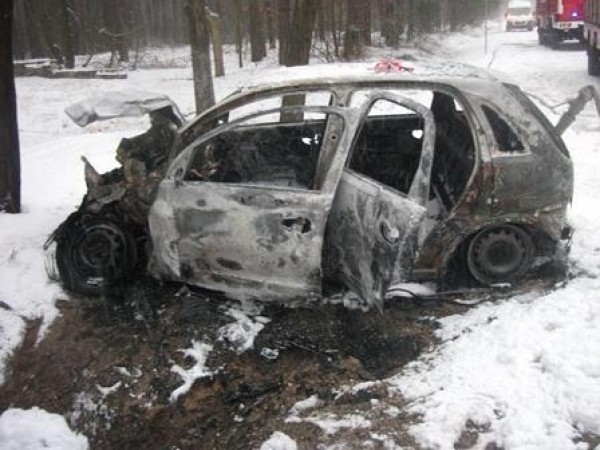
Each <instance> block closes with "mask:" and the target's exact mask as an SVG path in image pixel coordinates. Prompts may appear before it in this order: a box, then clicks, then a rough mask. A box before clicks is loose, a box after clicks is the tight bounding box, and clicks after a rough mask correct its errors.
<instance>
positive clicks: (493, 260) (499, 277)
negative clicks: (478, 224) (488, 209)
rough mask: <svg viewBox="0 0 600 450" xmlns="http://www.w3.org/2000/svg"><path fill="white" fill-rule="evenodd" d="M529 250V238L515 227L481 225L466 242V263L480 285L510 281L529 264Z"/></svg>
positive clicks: (530, 255) (530, 258) (517, 276)
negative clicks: (486, 226) (484, 226)
mask: <svg viewBox="0 0 600 450" xmlns="http://www.w3.org/2000/svg"><path fill="white" fill-rule="evenodd" d="M533 250H534V247H533V242H532V240H531V238H530V237H529V235H528V234H527V233H526V232H525V231H524V230H523V229H521V228H519V227H516V226H514V225H500V226H496V227H490V228H485V229H483V230H481V231H480V232H479V233H477V234H476V235H475V236H474V237H473V239H472V240H471V242H470V243H469V246H468V250H467V266H468V269H469V272H470V274H471V275H472V276H473V278H475V279H476V280H477V281H479V282H480V283H482V284H485V285H490V284H496V283H508V282H513V281H514V280H515V279H518V278H519V277H520V276H521V275H523V274H524V273H525V272H527V270H528V269H529V268H530V267H531V262H532V259H533Z"/></svg>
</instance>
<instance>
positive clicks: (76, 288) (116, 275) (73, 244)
mask: <svg viewBox="0 0 600 450" xmlns="http://www.w3.org/2000/svg"><path fill="white" fill-rule="evenodd" d="M56 260H57V265H58V271H59V274H60V277H61V279H62V281H63V284H64V286H65V288H66V289H67V290H69V291H72V292H77V293H81V294H86V295H101V294H105V293H112V292H113V291H115V290H116V289H117V288H118V287H119V286H122V285H123V284H124V282H125V280H126V279H127V277H128V276H130V275H131V274H132V273H133V271H134V270H135V268H136V266H137V262H138V251H137V246H136V243H135V240H134V238H133V236H132V235H131V233H130V232H129V231H127V230H126V229H124V228H123V227H121V226H119V225H117V224H115V223H114V222H112V221H109V220H105V219H100V218H91V219H90V218H87V217H80V218H78V220H75V221H73V223H71V224H69V226H68V227H66V228H65V230H64V232H63V235H62V236H61V237H60V238H59V239H57V247H56Z"/></svg>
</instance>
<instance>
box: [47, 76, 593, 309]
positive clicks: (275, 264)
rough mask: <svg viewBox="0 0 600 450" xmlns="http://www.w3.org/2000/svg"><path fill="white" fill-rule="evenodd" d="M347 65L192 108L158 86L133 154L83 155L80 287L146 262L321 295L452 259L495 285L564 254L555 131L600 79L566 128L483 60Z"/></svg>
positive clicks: (68, 267)
mask: <svg viewBox="0 0 600 450" xmlns="http://www.w3.org/2000/svg"><path fill="white" fill-rule="evenodd" d="M339 67H340V70H339V71H338V72H339V73H333V74H331V75H330V76H328V75H322V74H321V75H320V76H315V75H312V74H311V75H306V74H305V73H304V72H302V71H296V72H294V71H291V72H290V76H289V77H282V78H280V79H286V80H287V81H285V82H276V83H268V82H267V81H265V84H264V85H258V86H255V87H251V88H248V89H246V90H243V91H240V92H238V93H236V94H234V95H232V96H230V97H228V98H227V99H225V100H224V101H222V102H221V103H219V104H218V105H216V106H215V107H213V108H211V109H210V110H208V111H206V112H205V113H203V114H202V115H200V116H199V117H198V118H196V119H195V120H193V121H192V122H190V123H188V124H185V125H183V126H181V121H179V120H178V119H177V116H176V115H175V114H174V113H173V111H176V110H174V109H172V110H170V109H169V108H168V107H167V108H166V109H165V106H164V105H163V104H161V105H160V106H161V107H160V108H157V109H156V110H153V112H152V113H151V114H152V127H151V129H150V130H149V131H148V132H147V133H145V134H143V135H141V136H138V137H136V138H133V139H129V140H123V141H122V143H121V144H120V146H119V148H118V150H117V159H118V161H119V162H120V163H121V164H122V167H120V168H119V169H115V170H114V171H112V172H109V173H107V174H104V175H100V174H98V173H96V172H95V170H94V169H93V168H92V167H91V165H90V164H89V163H88V162H87V161H86V181H87V183H88V194H87V195H86V197H85V198H84V201H83V203H82V205H81V206H80V208H79V210H78V211H77V212H76V213H74V214H73V215H72V216H71V217H69V218H68V219H67V221H66V222H65V223H64V224H63V225H62V226H61V227H60V228H59V229H58V230H57V231H56V232H55V233H54V234H53V236H52V239H51V240H55V241H56V243H57V264H58V269H59V271H60V275H61V277H62V280H63V282H64V283H65V285H66V286H67V288H69V289H72V290H75V291H83V292H86V293H99V292H102V291H103V290H106V289H111V288H113V287H115V286H119V284H122V283H123V282H124V281H125V280H127V279H128V277H130V276H131V275H132V274H133V273H135V271H136V270H138V271H140V270H147V271H148V272H149V273H150V274H151V275H152V276H154V277H156V278H159V279H168V280H175V281H181V282H184V283H188V284H191V285H195V286H199V287H203V288H207V289H211V290H216V291H221V292H225V293H226V294H228V295H231V296H234V297H254V298H260V299H268V298H278V299H289V298H314V297H319V296H321V295H322V286H323V283H324V281H326V280H332V281H334V282H336V283H342V284H343V285H345V286H346V287H347V288H348V289H350V290H352V291H354V292H355V293H356V294H357V295H359V296H360V297H361V298H363V299H365V300H367V301H369V302H372V303H378V302H381V301H383V299H384V298H386V295H387V294H388V293H389V292H390V291H391V290H392V287H393V286H394V285H397V284H399V283H403V282H406V281H420V280H442V279H445V278H447V277H448V274H449V273H450V272H452V271H454V270H456V268H457V267H460V269H461V271H462V273H463V274H466V275H467V276H468V277H469V278H470V279H471V280H474V281H476V282H477V283H480V284H483V285H494V284H496V283H512V282H514V281H515V280H517V279H518V278H519V277H521V276H523V275H524V274H526V273H527V272H529V271H530V270H531V268H532V267H534V266H535V265H536V264H538V263H539V262H540V261H542V260H552V259H555V258H558V257H559V255H562V256H563V257H564V254H565V253H564V252H562V251H561V249H562V248H566V249H568V241H569V238H570V234H571V230H570V227H569V226H568V223H567V217H566V211H567V206H568V204H569V203H570V201H571V198H572V193H573V169H572V164H571V160H570V157H569V153H568V151H567V149H566V148H565V146H564V143H563V141H562V139H561V137H560V134H561V132H562V131H563V127H564V126H566V125H565V123H566V122H565V121H569V120H570V121H571V122H572V118H571V117H572V116H573V117H574V114H576V112H577V111H576V110H577V108H579V109H581V104H582V102H584V101H587V100H589V99H591V98H594V99H596V100H597V98H596V97H594V95H592V94H590V93H589V92H587V91H585V92H582V93H581V97H582V98H581V99H580V100H578V101H576V102H575V103H574V104H573V105H574V106H573V108H572V110H573V111H575V112H572V113H570V115H569V116H568V117H567V118H566V119H565V120H564V121H561V125H560V127H559V128H560V130H558V131H557V129H555V128H554V127H552V125H551V124H550V123H549V122H548V120H547V119H546V118H545V117H544V116H543V115H542V114H541V113H540V111H539V110H538V109H537V107H536V106H535V105H534V104H533V103H532V102H531V101H530V100H529V99H528V98H527V97H526V96H525V95H524V94H523V93H522V92H521V91H520V90H519V88H518V87H516V86H513V85H509V84H504V83H501V82H500V81H498V80H496V79H495V78H492V77H491V76H489V75H488V74H486V73H485V72H480V71H477V70H476V69H473V68H466V67H465V68H463V67H460V66H452V67H443V68H440V67H439V66H434V67H428V66H423V67H422V68H419V67H416V68H415V70H414V71H412V72H410V73H405V72H402V73H376V72H374V71H373V70H372V68H370V67H368V66H366V65H351V66H339ZM312 73H317V74H318V73H320V72H319V71H316V70H315V71H314V72H312ZM594 92H595V91H594ZM169 111H171V112H169ZM569 123H570V122H569Z"/></svg>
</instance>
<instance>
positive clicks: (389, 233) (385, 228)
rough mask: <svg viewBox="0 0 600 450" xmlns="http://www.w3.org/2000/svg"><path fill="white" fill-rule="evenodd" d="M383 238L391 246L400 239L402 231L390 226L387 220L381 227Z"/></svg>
mask: <svg viewBox="0 0 600 450" xmlns="http://www.w3.org/2000/svg"><path fill="white" fill-rule="evenodd" d="M380 231H381V236H383V239H385V240H386V241H387V242H389V243H390V244H395V243H396V242H398V239H400V230H399V229H398V228H397V227H395V226H393V225H392V224H390V223H389V222H388V221H387V220H384V221H382V222H381V226H380Z"/></svg>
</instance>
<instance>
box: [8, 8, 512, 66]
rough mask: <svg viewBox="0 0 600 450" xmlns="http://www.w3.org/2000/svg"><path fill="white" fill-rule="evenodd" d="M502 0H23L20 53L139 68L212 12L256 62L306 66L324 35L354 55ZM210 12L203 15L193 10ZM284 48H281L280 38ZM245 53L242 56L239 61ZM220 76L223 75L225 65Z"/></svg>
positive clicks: (337, 49) (342, 54)
mask: <svg viewBox="0 0 600 450" xmlns="http://www.w3.org/2000/svg"><path fill="white" fill-rule="evenodd" d="M500 3H502V1H501V0H486V1H484V0H452V1H451V0H377V1H368V0H102V1H98V0H15V1H14V21H13V22H14V25H13V49H14V56H15V58H17V59H30V58H54V59H56V60H57V61H59V62H61V63H62V64H64V66H65V67H67V68H72V67H74V65H75V55H86V56H87V57H88V58H87V59H84V60H83V63H82V64H85V63H86V62H88V63H89V60H90V59H91V58H92V57H93V55H95V54H97V53H101V52H111V54H112V55H113V56H114V58H111V64H114V65H116V64H121V65H123V64H124V65H126V66H128V67H130V68H135V67H136V62H137V61H138V58H139V54H140V52H142V51H143V49H144V48H148V47H155V46H179V45H184V44H189V43H190V33H189V30H190V21H193V20H194V19H195V18H196V19H198V18H199V19H204V18H206V19H208V23H209V28H210V30H211V37H212V39H213V41H214V40H215V38H217V39H219V38H220V39H222V42H223V43H224V44H231V45H233V44H235V45H236V46H237V48H238V51H239V53H240V55H241V54H242V53H243V52H244V51H245V49H246V48H247V47H248V46H247V45H245V43H249V51H250V53H251V60H252V61H259V60H260V59H262V58H263V57H264V56H265V54H266V48H267V47H269V48H276V47H277V48H279V61H280V63H281V64H282V65H298V64H306V63H307V61H306V59H307V57H308V54H307V49H309V48H310V46H311V44H312V43H313V38H314V40H315V41H316V40H318V41H320V42H322V43H323V44H325V45H323V46H321V48H322V52H324V53H325V55H324V56H325V57H326V58H327V59H329V60H351V59H355V58H357V57H359V56H360V54H361V48H362V47H363V46H365V45H372V36H373V33H380V35H381V37H382V39H381V45H385V46H390V47H398V46H399V45H400V44H401V42H402V39H405V40H412V39H416V38H418V37H419V36H420V35H423V34H427V33H431V32H437V31H444V30H451V31H454V30H457V29H460V28H462V27H464V26H466V25H469V24H472V23H475V22H479V21H481V20H482V19H483V18H484V17H485V15H486V9H487V10H488V12H487V14H490V13H491V12H492V11H493V12H495V11H497V10H498V8H499V6H500ZM192 10H194V11H205V14H204V15H203V16H204V17H198V15H197V14H189V13H188V12H189V11H192ZM278 42H279V43H280V45H277V43H278ZM242 61H243V59H242V58H241V57H240V64H242ZM215 75H217V76H218V75H220V72H219V71H218V70H217V71H216V73H215Z"/></svg>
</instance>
